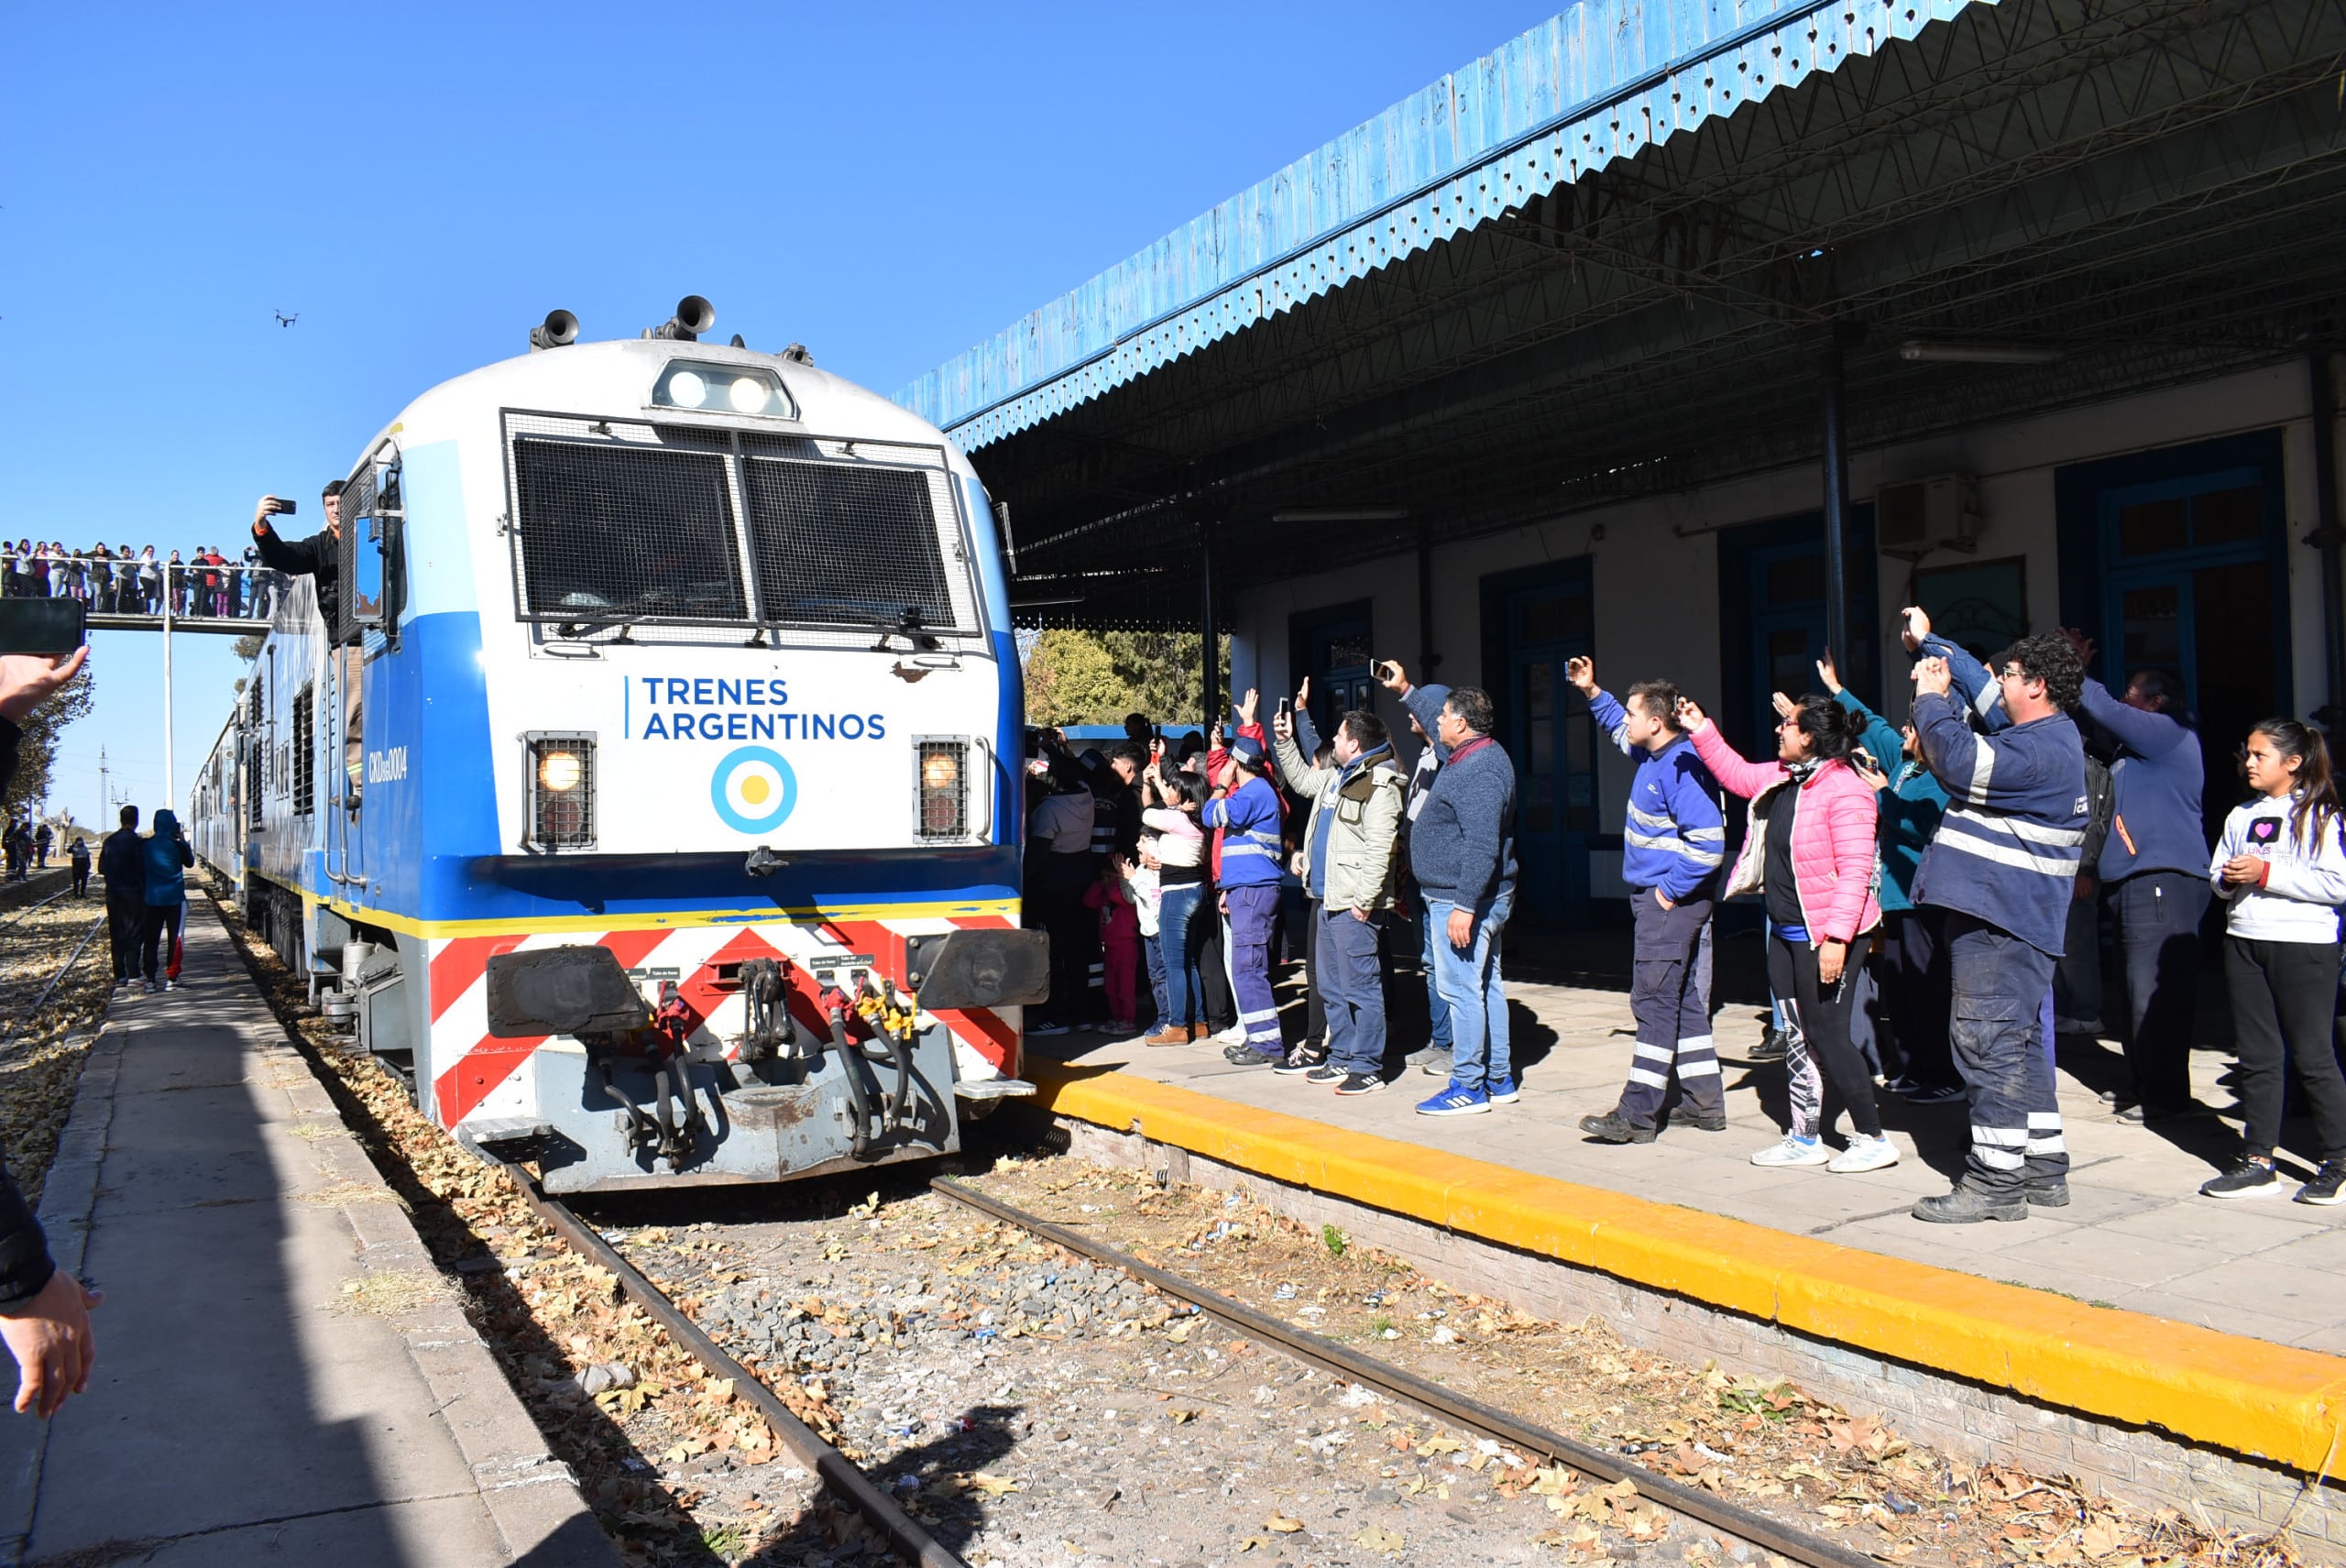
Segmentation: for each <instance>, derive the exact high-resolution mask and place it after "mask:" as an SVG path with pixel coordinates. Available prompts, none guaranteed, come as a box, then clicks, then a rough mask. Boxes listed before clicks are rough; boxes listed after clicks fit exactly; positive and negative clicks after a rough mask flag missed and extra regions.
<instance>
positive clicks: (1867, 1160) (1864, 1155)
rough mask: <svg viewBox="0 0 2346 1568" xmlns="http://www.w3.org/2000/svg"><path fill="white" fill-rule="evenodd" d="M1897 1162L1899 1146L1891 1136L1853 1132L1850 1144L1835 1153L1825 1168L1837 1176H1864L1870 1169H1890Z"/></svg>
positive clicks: (1850, 1136)
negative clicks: (1893, 1141) (1873, 1135)
mask: <svg viewBox="0 0 2346 1568" xmlns="http://www.w3.org/2000/svg"><path fill="white" fill-rule="evenodd" d="M1897 1163H1898V1146H1897V1145H1896V1144H1893V1143H1891V1141H1890V1139H1889V1138H1887V1137H1879V1138H1869V1137H1867V1136H1866V1135H1864V1134H1863V1133H1851V1134H1850V1135H1849V1146H1848V1147H1847V1148H1846V1149H1843V1150H1842V1151H1841V1152H1840V1153H1839V1154H1836V1155H1835V1156H1834V1157H1833V1158H1832V1159H1831V1161H1830V1162H1828V1163H1827V1164H1826V1166H1825V1169H1827V1170H1829V1171H1831V1172H1833V1174H1835V1175H1836V1176H1863V1175H1864V1174H1865V1173H1866V1172H1867V1171H1869V1170H1888V1169H1889V1168H1891V1166H1893V1165H1896V1164H1897Z"/></svg>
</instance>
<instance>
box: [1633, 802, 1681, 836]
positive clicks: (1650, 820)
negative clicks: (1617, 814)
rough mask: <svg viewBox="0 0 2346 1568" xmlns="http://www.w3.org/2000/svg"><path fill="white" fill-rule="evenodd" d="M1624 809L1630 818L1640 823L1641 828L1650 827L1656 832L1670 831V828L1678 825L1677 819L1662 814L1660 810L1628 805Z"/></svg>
mask: <svg viewBox="0 0 2346 1568" xmlns="http://www.w3.org/2000/svg"><path fill="white" fill-rule="evenodd" d="M1624 809H1625V810H1626V811H1627V812H1628V817H1629V820H1630V821H1632V822H1634V823H1636V824H1638V826H1639V827H1640V828H1653V829H1654V830H1655V831H1656V832H1668V831H1669V830H1670V829H1672V828H1675V827H1677V826H1678V824H1677V823H1676V822H1675V821H1673V820H1672V819H1671V818H1670V817H1664V816H1662V815H1661V814H1660V813H1658V812H1652V811H1639V809H1638V808H1637V807H1636V806H1627V807H1625V808H1624Z"/></svg>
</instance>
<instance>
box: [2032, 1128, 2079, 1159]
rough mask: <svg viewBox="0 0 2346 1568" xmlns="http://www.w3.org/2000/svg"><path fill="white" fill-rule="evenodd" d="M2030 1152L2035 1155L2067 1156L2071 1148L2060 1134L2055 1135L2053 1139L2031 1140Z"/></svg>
mask: <svg viewBox="0 0 2346 1568" xmlns="http://www.w3.org/2000/svg"><path fill="white" fill-rule="evenodd" d="M2028 1152H2029V1153H2031V1154H2033V1155H2035V1154H2067V1153H2068V1152H2069V1146H2068V1144H2067V1142H2066V1141H2065V1140H2064V1139H2063V1138H2062V1136H2061V1135H2060V1134H2058V1133H2055V1134H2054V1135H2052V1136H2051V1137H2036V1138H2031V1139H2029V1140H2028Z"/></svg>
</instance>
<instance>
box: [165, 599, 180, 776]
mask: <svg viewBox="0 0 2346 1568" xmlns="http://www.w3.org/2000/svg"><path fill="white" fill-rule="evenodd" d="M174 591H175V590H174V589H173V588H172V587H171V568H170V563H169V562H166V563H164V565H163V804H164V805H165V806H170V808H171V809H172V810H173V811H177V810H178V809H179V793H178V790H177V788H176V787H175V786H176V785H177V784H178V778H177V775H175V774H174V773H172V771H171V720H172V719H173V718H176V717H178V715H177V712H176V710H175V709H173V707H171V595H172V593H173V592H174Z"/></svg>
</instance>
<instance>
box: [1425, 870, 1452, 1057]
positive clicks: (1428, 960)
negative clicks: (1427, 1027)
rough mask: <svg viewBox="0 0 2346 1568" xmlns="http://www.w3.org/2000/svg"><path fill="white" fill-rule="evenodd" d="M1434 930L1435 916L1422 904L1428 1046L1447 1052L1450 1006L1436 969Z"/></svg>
mask: <svg viewBox="0 0 2346 1568" xmlns="http://www.w3.org/2000/svg"><path fill="white" fill-rule="evenodd" d="M1434 930H1435V927H1434V923H1433V916H1431V914H1429V913H1427V911H1426V908H1425V906H1424V905H1423V904H1422V903H1420V905H1419V906H1418V935H1419V938H1420V940H1419V943H1418V948H1419V956H1420V959H1422V960H1423V962H1424V964H1425V971H1426V1016H1427V1018H1428V1019H1430V1020H1431V1022H1432V1025H1433V1030H1432V1033H1431V1035H1429V1036H1427V1038H1426V1044H1427V1045H1428V1046H1429V1047H1431V1048H1432V1049H1434V1050H1438V1051H1446V1050H1448V1049H1450V1004H1449V1003H1446V1002H1444V1001H1442V983H1441V976H1440V974H1439V972H1438V971H1437V970H1436V969H1435V967H1434V959H1433V938H1434Z"/></svg>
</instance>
